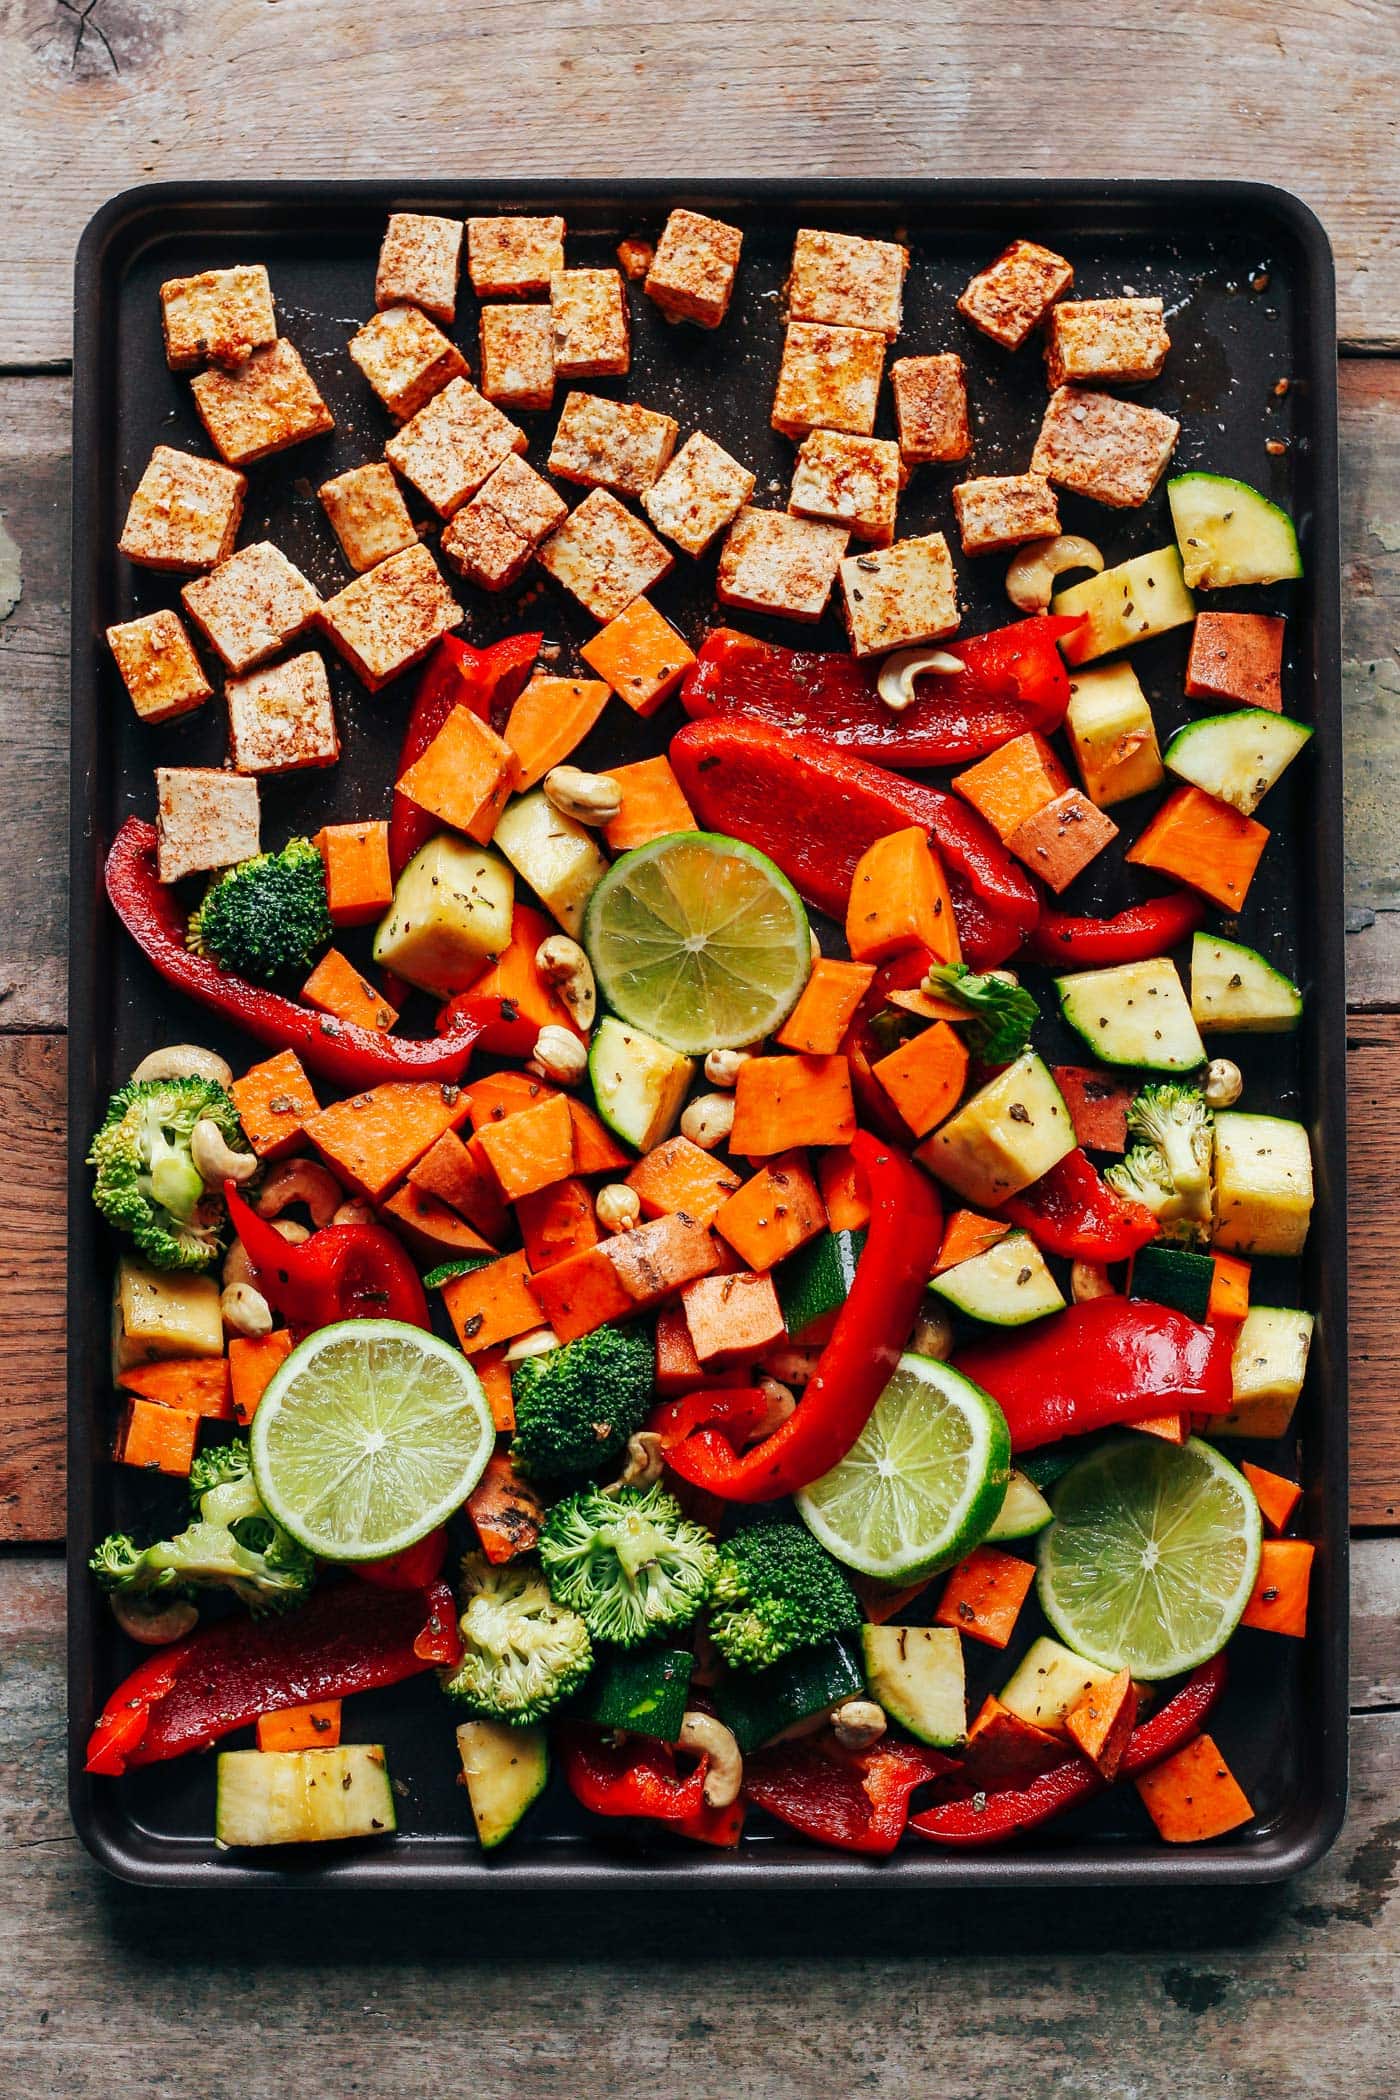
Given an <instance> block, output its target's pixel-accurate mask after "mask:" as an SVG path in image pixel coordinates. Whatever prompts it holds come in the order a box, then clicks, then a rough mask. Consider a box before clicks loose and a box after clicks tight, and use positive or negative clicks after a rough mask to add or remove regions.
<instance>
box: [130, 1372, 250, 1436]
mask: <svg viewBox="0 0 1400 2100" xmlns="http://www.w3.org/2000/svg"><path fill="white" fill-rule="evenodd" d="M117 1384H118V1385H120V1386H125V1388H126V1390H127V1391H128V1392H129V1393H136V1394H138V1395H139V1397H140V1398H141V1399H142V1400H156V1401H159V1403H160V1405H161V1406H162V1407H183V1408H186V1409H188V1411H189V1413H190V1414H192V1415H202V1416H203V1417H204V1419H205V1421H207V1422H227V1421H228V1420H229V1419H230V1418H231V1416H232V1414H233V1397H232V1386H231V1384H230V1382H229V1368H228V1358H227V1357H224V1356H177V1357H169V1358H167V1360H166V1361H165V1362H164V1363H158V1364H132V1365H131V1366H130V1367H129V1368H128V1369H127V1370H125V1371H118V1373H117Z"/></svg>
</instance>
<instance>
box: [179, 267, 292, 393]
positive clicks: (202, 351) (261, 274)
mask: <svg viewBox="0 0 1400 2100" xmlns="http://www.w3.org/2000/svg"><path fill="white" fill-rule="evenodd" d="M160 321H161V327H162V329H163V330H164V332H165V361H166V363H167V364H168V365H169V367H170V369H171V371H172V372H189V371H192V370H193V369H194V367H195V366H196V365H203V364H214V365H241V364H242V362H243V360H244V358H245V357H247V356H248V355H249V354H250V352H252V351H254V350H261V349H263V348H265V346H266V345H267V344H268V343H275V342H276V340H277V316H276V314H275V313H274V312H273V308H272V286H271V284H270V283H269V282H268V275H267V270H266V267H265V265H264V264H262V263H236V264H235V265H234V266H233V268H232V269H231V270H202V271H201V272H200V274H199V275H198V276H197V277H171V278H168V279H167V280H166V282H165V283H164V284H163V285H162V286H161V288H160Z"/></svg>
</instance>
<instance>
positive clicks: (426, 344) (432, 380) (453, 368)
mask: <svg viewBox="0 0 1400 2100" xmlns="http://www.w3.org/2000/svg"><path fill="white" fill-rule="evenodd" d="M349 349H350V356H351V359H352V361H353V362H354V363H355V364H357V365H358V366H359V368H360V370H361V371H362V372H363V373H364V375H365V378H366V379H367V380H368V381H369V383H370V385H371V386H372V387H373V389H374V391H375V393H376V394H378V396H379V398H380V400H381V401H382V402H383V403H384V406H385V407H386V408H387V409H388V411H389V413H390V415H391V416H393V417H395V418H396V419H397V420H398V421H399V422H400V423H406V422H407V421H408V418H409V417H410V416H413V415H416V414H417V413H418V411H419V409H420V408H421V407H422V406H423V404H424V402H425V401H431V400H432V398H433V395H434V394H440V393H441V392H442V390H443V388H444V387H445V386H446V385H447V384H448V381H449V380H452V379H465V378H466V376H467V360H466V359H465V358H464V357H463V355H462V353H461V351H460V350H459V349H458V348H457V345H456V344H455V343H453V342H449V340H448V338H447V337H446V336H445V335H444V334H443V332H442V330H441V329H440V328H435V327H434V326H433V323H432V322H431V321H430V320H429V319H428V316H427V315H426V314H425V313H422V312H420V311H419V309H418V308H417V307H416V306H386V307H385V308H384V310H383V312H382V313H377V314H375V315H374V317H373V318H372V319H371V320H368V321H366V322H365V325H364V327H363V328H361V329H358V330H357V331H356V333H355V334H354V335H352V336H351V338H350V344H349Z"/></svg>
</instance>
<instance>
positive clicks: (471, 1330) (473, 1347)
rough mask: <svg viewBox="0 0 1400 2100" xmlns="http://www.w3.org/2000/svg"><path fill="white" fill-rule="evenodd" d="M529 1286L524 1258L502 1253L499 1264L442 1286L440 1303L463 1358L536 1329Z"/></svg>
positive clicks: (537, 1320)
mask: <svg viewBox="0 0 1400 2100" xmlns="http://www.w3.org/2000/svg"><path fill="white" fill-rule="evenodd" d="M555 1273H556V1275H557V1273H558V1271H557V1270H556V1272H555ZM529 1283H530V1264H529V1262H528V1261H527V1260H526V1258H525V1256H524V1255H523V1254H503V1255H502V1256H501V1258H500V1260H499V1261H489V1262H486V1263H485V1264H484V1265H483V1266H482V1267H481V1268H479V1269H472V1270H471V1271H470V1272H469V1273H468V1274H467V1275H465V1276H454V1277H453V1278H452V1279H451V1281H450V1282H449V1283H445V1284H444V1285H443V1287H442V1302H443V1304H444V1305H445V1306H446V1307H447V1316H448V1318H449V1319H450V1320H451V1322H452V1325H453V1327H454V1328H455V1329H456V1332H457V1339H458V1341H459V1342H460V1343H461V1345H462V1353H463V1355H464V1356H480V1355H481V1353H482V1351H483V1350H484V1349H494V1348H496V1346H497V1345H498V1344H499V1343H501V1342H511V1341H514V1339H515V1337H516V1335H518V1334H528V1333H529V1332H530V1329H531V1328H532V1327H538V1326H539V1324H540V1308H539V1306H538V1305H537V1304H536V1303H535V1300H534V1299H533V1298H532V1297H531V1295H530V1289H529ZM545 1317H546V1319H548V1317H549V1315H548V1314H546V1315H545ZM550 1325H551V1326H553V1325H554V1323H553V1321H550ZM555 1332H556V1333H559V1329H558V1328H555ZM561 1339H562V1336H561Z"/></svg>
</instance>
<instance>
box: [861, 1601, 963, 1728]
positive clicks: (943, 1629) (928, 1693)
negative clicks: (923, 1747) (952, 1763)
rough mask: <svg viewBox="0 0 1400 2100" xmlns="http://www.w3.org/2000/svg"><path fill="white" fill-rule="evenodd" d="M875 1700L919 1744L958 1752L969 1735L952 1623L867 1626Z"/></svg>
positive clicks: (865, 1638) (864, 1630) (865, 1640)
mask: <svg viewBox="0 0 1400 2100" xmlns="http://www.w3.org/2000/svg"><path fill="white" fill-rule="evenodd" d="M861 1639H862V1641H863V1643H864V1646H865V1675H866V1681H867V1683H868V1685H869V1688H870V1696H871V1698H872V1699H878V1700H879V1702H880V1704H881V1706H883V1707H884V1709H885V1712H886V1713H887V1714H888V1715H889V1717H890V1719H891V1720H892V1721H897V1722H898V1723H899V1725H900V1727H901V1728H907V1729H908V1731H909V1733H910V1735H912V1736H913V1737H914V1739H915V1741H916V1742H920V1743H928V1744H930V1745H931V1746H932V1747H933V1748H934V1749H935V1750H955V1749H957V1747H958V1745H959V1744H960V1743H963V1742H964V1741H966V1738H967V1686H966V1682H965V1679H964V1673H963V1651H962V1642H961V1640H960V1639H959V1637H958V1634H957V1632H956V1630H955V1629H954V1628H953V1627H951V1626H866V1627H863V1628H862V1629H861Z"/></svg>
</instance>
